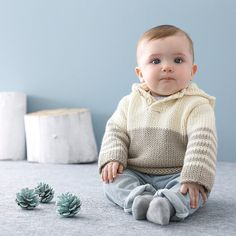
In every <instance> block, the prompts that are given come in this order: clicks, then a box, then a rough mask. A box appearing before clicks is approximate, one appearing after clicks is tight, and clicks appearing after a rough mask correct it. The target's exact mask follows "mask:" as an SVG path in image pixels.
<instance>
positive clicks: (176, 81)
mask: <svg viewBox="0 0 236 236" xmlns="http://www.w3.org/2000/svg"><path fill="white" fill-rule="evenodd" d="M137 55H138V64H139V65H138V67H136V74H137V75H138V77H139V79H140V81H141V82H145V83H146V84H147V86H148V87H149V89H150V90H151V93H152V95H154V96H156V95H160V96H168V95H171V94H174V93H176V92H178V91H180V90H182V89H184V88H186V87H187V86H188V85H189V83H190V81H191V80H192V79H193V76H194V74H195V73H196V70H197V65H196V64H193V59H192V53H191V50H190V44H189V41H188V39H187V38H186V36H185V35H182V34H176V35H173V36H169V37H167V38H161V39H154V40H151V41H143V42H141V44H140V45H139V47H138V53H137Z"/></svg>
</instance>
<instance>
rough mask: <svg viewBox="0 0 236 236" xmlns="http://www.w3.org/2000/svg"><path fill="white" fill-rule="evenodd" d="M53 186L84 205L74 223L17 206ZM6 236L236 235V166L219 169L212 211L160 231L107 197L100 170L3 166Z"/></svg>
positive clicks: (51, 209)
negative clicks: (25, 193) (26, 193)
mask: <svg viewBox="0 0 236 236" xmlns="http://www.w3.org/2000/svg"><path fill="white" fill-rule="evenodd" d="M41 181H43V182H47V183H48V184H49V185H51V186H52V187H53V188H54V190H55V195H56V196H55V198H54V199H55V200H56V198H57V196H58V195H59V194H61V193H64V192H72V193H74V194H77V195H79V196H80V198H81V200H82V202H83V205H82V208H81V211H80V213H79V214H78V216H77V217H74V218H61V217H60V216H58V215H57V213H56V209H55V200H54V202H53V203H51V204H44V205H42V204H40V205H39V206H38V207H37V209H35V210H31V211H28V210H21V209H20V208H19V206H17V204H16V203H15V197H16V193H17V192H18V191H20V189H21V188H24V187H29V188H33V187H35V186H36V185H37V184H38V183H39V182H41ZM0 190H1V191H0V235H1V236H5V235H6V236H10V235H27V236H31V235H52V236H54V235H70V236H73V235H82V236H84V235H85V236H86V235H93V236H95V235H104V236H106V235H109V236H116V235H130V236H131V235H138V236H140V235H147V236H152V235H153V236H154V235H155V236H157V235H167V236H168V235H175V236H178V235H181V236H185V235H200V236H204V235H225V236H231V235H236V163H223V162H221V163H218V170H217V178H216V183H215V186H214V189H213V191H212V194H211V197H210V199H209V201H208V203H207V205H206V206H205V207H204V208H202V209H201V210H199V211H198V212H197V213H195V214H194V215H193V216H191V217H189V218H188V219H186V220H185V221H183V222H178V223H171V224H170V225H168V226H158V225H155V224H152V223H149V222H147V221H136V220H134V219H133V217H132V216H131V215H130V214H126V213H124V212H123V211H122V210H121V209H120V208H119V207H117V206H113V205H111V204H110V203H109V202H108V201H107V200H106V199H105V198H104V196H103V191H102V187H101V183H100V180H99V176H98V173H97V165H96V164H83V165H55V164H54V165H53V164H36V163H28V162H26V161H18V162H14V161H0Z"/></svg>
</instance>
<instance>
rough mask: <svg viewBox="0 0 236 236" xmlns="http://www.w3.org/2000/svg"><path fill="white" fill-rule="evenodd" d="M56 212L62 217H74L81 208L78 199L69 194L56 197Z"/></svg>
mask: <svg viewBox="0 0 236 236" xmlns="http://www.w3.org/2000/svg"><path fill="white" fill-rule="evenodd" d="M58 199H59V200H58V201H57V203H56V205H57V211H58V213H59V214H60V215H62V216H64V217H73V216H74V215H76V214H77V213H78V212H79V210H80V207H81V201H80V199H79V197H77V196H76V195H73V194H71V193H65V194H64V193H63V194H61V195H60V196H58Z"/></svg>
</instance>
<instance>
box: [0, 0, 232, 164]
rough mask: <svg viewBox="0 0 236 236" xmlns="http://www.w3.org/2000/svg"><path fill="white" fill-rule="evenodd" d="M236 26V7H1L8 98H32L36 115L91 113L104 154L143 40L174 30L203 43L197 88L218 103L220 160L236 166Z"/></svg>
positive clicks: (2, 77) (179, 2)
mask: <svg viewBox="0 0 236 236" xmlns="http://www.w3.org/2000/svg"><path fill="white" fill-rule="evenodd" d="M235 21H236V1H234V0H207V1H205V0H198V1H195V0H167V1H163V0H117V1H114V0H1V1H0V91H21V92H24V93H26V94H27V95H28V112H33V111H37V110H41V109H54V108H61V107H87V108H89V109H90V110H91V112H92V116H93V125H94V130H95V135H96V140H97V144H98V146H100V143H101V139H102V136H103V132H104V127H105V123H106V121H107V119H108V118H109V116H110V115H111V114H112V112H113V111H114V109H115V108H116V106H117V103H118V101H119V100H120V99H121V97H122V96H124V95H126V94H128V93H129V92H130V89H131V85H132V83H134V82H137V81H138V80H137V78H136V76H135V74H134V67H135V47H136V42H137V40H138V38H139V37H140V35H141V34H142V33H143V32H144V31H145V30H147V29H149V28H151V27H154V26H156V25H159V24H174V25H177V26H179V27H181V28H182V29H184V30H186V31H187V32H188V33H189V34H190V36H191V37H192V39H193V41H194V43H195V54H196V62H197V63H198V66H199V71H198V73H197V76H196V78H195V79H196V82H197V83H198V84H199V85H200V86H201V87H202V88H203V89H204V90H205V91H207V92H208V93H210V94H211V95H214V96H216V97H217V106H216V116H217V126H218V136H219V155H218V158H219V160H225V161H235V145H236V143H235V136H234V135H235V133H236V132H235V131H236V128H235V127H236V126H235V122H236V104H235V103H236V99H235V96H234V94H235V93H236V92H235V89H236V78H235V68H236V56H235V55H236V52H235V42H236V32H235V31H236V30H235Z"/></svg>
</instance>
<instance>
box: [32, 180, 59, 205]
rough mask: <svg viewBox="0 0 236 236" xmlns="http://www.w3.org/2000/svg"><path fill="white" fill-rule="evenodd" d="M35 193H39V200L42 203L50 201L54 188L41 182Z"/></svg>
mask: <svg viewBox="0 0 236 236" xmlns="http://www.w3.org/2000/svg"><path fill="white" fill-rule="evenodd" d="M35 193H37V194H38V195H39V201H40V202H42V203H48V202H50V201H51V200H52V199H53V196H54V191H53V188H51V187H50V186H49V185H48V184H45V183H39V184H38V186H37V187H36V188H35Z"/></svg>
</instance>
